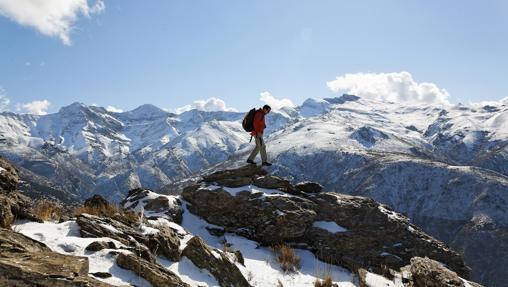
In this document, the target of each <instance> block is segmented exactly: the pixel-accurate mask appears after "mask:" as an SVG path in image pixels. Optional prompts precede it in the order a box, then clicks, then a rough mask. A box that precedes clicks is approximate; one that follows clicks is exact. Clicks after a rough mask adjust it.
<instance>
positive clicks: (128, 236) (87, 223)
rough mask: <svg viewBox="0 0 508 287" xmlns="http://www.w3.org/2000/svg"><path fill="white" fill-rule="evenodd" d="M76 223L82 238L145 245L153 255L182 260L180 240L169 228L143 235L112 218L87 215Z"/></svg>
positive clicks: (82, 216)
mask: <svg viewBox="0 0 508 287" xmlns="http://www.w3.org/2000/svg"><path fill="white" fill-rule="evenodd" d="M76 222H77V223H78V224H79V226H80V233H81V236H82V237H109V238H112V239H115V240H118V241H119V242H121V243H122V244H124V245H127V246H137V245H138V244H141V245H144V246H146V247H148V249H149V250H150V251H151V252H152V253H153V254H155V255H163V256H165V257H166V258H168V259H169V260H173V261H178V260H179V258H180V252H179V250H178V248H179V246H180V239H179V238H178V235H177V234H176V233H175V232H174V231H173V230H171V229H170V228H168V227H162V226H160V227H158V228H159V232H156V233H152V234H142V233H141V232H140V231H139V230H136V229H134V228H132V227H130V226H127V225H125V224H123V223H122V222H119V221H116V220H114V219H112V218H107V217H105V218H101V217H97V216H94V215H89V214H86V213H84V214H81V215H80V216H78V218H77V220H76ZM143 253H144V252H143ZM144 256H146V253H144ZM147 259H148V258H147Z"/></svg>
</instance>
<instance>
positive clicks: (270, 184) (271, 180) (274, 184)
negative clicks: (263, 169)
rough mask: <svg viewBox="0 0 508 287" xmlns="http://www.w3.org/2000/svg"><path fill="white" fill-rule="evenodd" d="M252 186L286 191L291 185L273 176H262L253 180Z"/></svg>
mask: <svg viewBox="0 0 508 287" xmlns="http://www.w3.org/2000/svg"><path fill="white" fill-rule="evenodd" d="M253 184H254V185H255V186H258V187H262V188H271V189H280V190H288V189H289V188H290V187H291V185H290V184H289V181H287V180H285V179H283V178H281V177H278V176H274V175H263V176H259V177H256V178H254V182H253Z"/></svg>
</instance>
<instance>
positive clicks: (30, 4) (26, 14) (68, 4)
mask: <svg viewBox="0 0 508 287" xmlns="http://www.w3.org/2000/svg"><path fill="white" fill-rule="evenodd" d="M104 9H105V5H104V2H103V1H102V0H97V1H96V2H95V3H94V4H92V5H89V4H88V0H0V14H1V15H4V16H5V17H7V18H9V19H11V20H12V21H15V22H17V23H18V24H20V25H23V26H28V27H32V28H35V29H37V30H38V31H39V32H41V33H42V34H44V35H47V36H50V37H58V38H59V39H60V40H61V41H62V42H63V43H64V44H65V45H70V44H71V39H70V32H71V31H72V29H73V25H74V23H75V22H76V21H77V19H78V18H79V17H80V16H82V15H83V16H85V17H90V16H91V15H93V14H99V13H101V12H102V11H104Z"/></svg>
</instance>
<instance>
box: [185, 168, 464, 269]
mask: <svg viewBox="0 0 508 287" xmlns="http://www.w3.org/2000/svg"><path fill="white" fill-rule="evenodd" d="M216 174H220V175H221V177H220V179H221V180H224V179H227V176H235V175H236V174H237V172H235V171H233V170H229V171H227V173H226V172H222V173H221V172H219V173H216ZM214 179H217V177H216V178H214ZM279 182H281V181H279ZM307 186H309V187H310V186H312V184H309V183H307ZM317 186H318V185H315V186H314V187H317ZM288 189H289V190H293V189H296V188H295V187H294V186H290V187H289V188H288ZM230 192H231V193H230ZM302 194H304V195H305V197H300V196H295V195H289V194H287V193H279V194H277V191H276V190H272V192H270V193H267V194H265V193H262V192H256V191H251V189H250V188H249V187H245V191H239V190H238V189H236V190H235V191H231V190H227V191H226V190H225V189H224V188H222V187H220V186H219V187H217V181H213V184H210V185H207V184H206V183H203V182H201V183H200V184H196V185H193V186H189V187H187V188H185V189H184V191H183V193H182V196H183V198H184V199H185V200H186V201H187V202H188V203H189V206H188V208H189V211H190V212H192V213H195V214H197V215H199V216H201V217H203V218H204V219H205V220H207V221H208V222H209V223H212V224H216V225H219V226H222V227H224V228H225V230H226V231H227V232H236V233H238V234H240V235H243V236H246V237H248V238H250V239H253V240H256V241H258V242H260V243H261V244H265V245H270V244H274V243H279V242H292V243H301V244H305V245H306V246H308V247H309V248H310V249H311V250H312V251H313V252H314V253H315V254H316V256H317V257H318V258H320V259H321V260H323V261H325V262H329V263H332V264H336V265H340V266H345V267H347V268H349V269H350V270H352V271H357V270H358V269H360V268H364V269H366V270H372V271H373V272H375V273H378V274H382V275H385V276H391V273H392V272H391V270H395V271H398V270H400V268H401V267H403V266H405V265H407V264H409V263H410V260H411V258H412V257H415V256H420V257H421V256H428V257H430V258H432V259H435V260H438V261H440V262H443V263H445V264H446V265H447V266H448V267H449V268H450V269H451V270H453V271H455V272H457V273H458V274H459V275H460V276H461V277H463V278H466V279H467V278H469V273H470V269H469V268H468V267H467V266H466V265H465V264H464V261H463V259H462V257H461V256H460V255H459V254H458V253H456V252H454V251H452V250H450V249H449V248H448V247H447V246H446V245H445V244H443V243H441V242H440V241H437V240H435V239H434V238H432V237H430V236H428V235H427V234H425V233H424V232H422V231H421V230H420V229H419V228H417V227H416V226H414V225H412V224H411V223H410V222H409V219H408V218H406V217H405V216H403V215H401V214H398V213H396V212H394V211H392V210H390V208H389V207H387V206H385V205H382V204H379V203H378V202H376V201H374V200H372V199H369V198H365V197H359V196H349V195H343V194H338V193H333V192H319V193H313V194H306V193H302ZM323 224H324V226H325V227H323ZM330 225H332V226H334V227H333V228H334V229H333V230H332V229H329V228H328V227H326V226H330ZM330 228H331V227H330Z"/></svg>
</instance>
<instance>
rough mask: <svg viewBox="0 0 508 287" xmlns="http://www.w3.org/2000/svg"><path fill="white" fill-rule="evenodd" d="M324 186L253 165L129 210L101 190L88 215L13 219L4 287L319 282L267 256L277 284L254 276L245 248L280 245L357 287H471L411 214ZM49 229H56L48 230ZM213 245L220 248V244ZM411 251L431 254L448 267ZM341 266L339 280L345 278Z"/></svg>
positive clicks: (0, 260)
mask: <svg viewBox="0 0 508 287" xmlns="http://www.w3.org/2000/svg"><path fill="white" fill-rule="evenodd" d="M14 173H15V171H12V175H14ZM14 178H15V176H6V177H4V178H0V179H1V180H2V181H5V180H6V179H9V180H11V181H10V182H2V184H3V185H2V186H12V187H13V188H14V189H15V186H16V184H15V180H14ZM246 184H247V185H246ZM249 188H250V189H249ZM321 189H322V187H321V186H320V185H318V184H316V183H309V182H307V183H301V184H298V185H292V184H290V183H289V182H288V181H287V180H285V179H282V178H279V177H275V176H271V175H268V174H267V173H266V171H264V170H263V169H260V168H256V167H252V166H248V167H243V168H240V169H236V170H226V171H220V172H217V173H214V174H211V175H208V176H205V177H204V178H203V179H202V180H201V181H200V182H199V183H197V184H195V185H193V186H190V187H188V188H186V190H185V192H184V193H183V194H182V197H178V196H167V195H158V194H156V193H154V192H152V191H150V190H142V189H138V190H132V191H131V192H129V196H128V197H127V198H126V199H125V200H124V202H123V206H124V208H125V209H126V210H122V209H115V208H114V207H113V206H111V204H110V203H108V202H107V201H106V200H104V199H103V198H102V197H100V196H94V197H92V198H90V199H89V200H87V201H86V202H85V205H84V209H83V210H84V211H88V212H89V213H81V214H77V215H76V217H75V218H70V219H69V220H67V221H64V222H61V223H51V222H45V223H41V222H30V221H26V220H25V221H16V222H14V223H13V226H14V227H13V228H14V230H17V231H19V232H20V233H22V234H20V233H18V232H16V231H13V230H10V229H5V228H4V229H1V230H0V231H1V232H0V249H1V250H0V251H1V252H0V282H7V284H11V285H15V286H32V285H33V284H35V283H34V282H37V284H38V286H111V285H116V286H119V285H130V284H131V283H130V282H137V283H134V284H135V285H137V286H178V287H187V286H217V285H219V286H246V287H247V286H273V284H276V283H277V282H276V281H277V280H279V281H281V280H282V281H281V282H282V284H286V283H285V282H295V283H296V285H295V286H308V285H309V284H312V283H311V282H312V281H311V282H308V281H305V282H308V283H305V282H304V280H303V278H306V279H305V280H309V279H311V278H314V279H311V280H316V277H310V278H309V277H308V275H304V274H303V273H301V272H300V271H298V270H296V271H295V272H296V273H294V274H290V275H289V274H288V275H286V274H285V273H284V272H282V271H280V267H277V266H274V265H272V264H274V263H269V262H267V265H266V267H264V268H269V269H266V270H278V271H277V274H279V275H278V276H280V277H279V279H277V277H274V278H272V277H269V278H272V279H271V280H273V281H271V282H270V284H266V283H260V282H259V281H256V279H253V278H262V277H266V276H267V275H268V273H266V271H261V270H260V269H257V268H259V267H254V266H257V265H253V263H254V262H259V258H262V256H261V257H260V256H259V255H254V253H252V252H263V250H269V248H268V249H267V247H264V246H267V245H268V246H271V245H273V244H275V243H281V242H286V243H288V244H290V245H292V246H294V247H295V248H296V250H297V252H299V254H306V253H305V252H307V251H305V250H310V251H311V252H312V253H314V254H315V255H316V256H317V258H319V259H320V260H321V261H323V262H328V263H330V264H333V265H331V266H335V265H339V266H344V267H346V268H348V269H349V270H351V271H352V272H353V273H354V274H357V275H356V276H358V278H360V279H359V280H360V281H358V284H360V286H371V287H378V286H383V285H379V284H380V283H379V282H385V283H386V282H392V283H390V284H395V283H394V282H400V283H401V284H405V285H407V286H418V287H420V286H430V285H422V284H431V283H432V284H435V285H434V286H449V285H446V284H448V283H446V284H445V283H442V282H459V283H460V282H462V284H463V285H456V286H470V285H471V284H473V283H468V281H465V280H464V279H461V278H460V277H459V276H461V277H462V278H467V276H468V273H469V271H470V270H469V269H468V268H467V267H466V266H465V265H464V263H463V261H462V259H461V257H460V255H458V254H457V253H455V252H453V251H452V250H450V249H448V248H447V247H446V246H445V245H444V244H442V243H441V242H439V241H437V240H435V239H433V238H432V237H429V236H428V235H426V234H425V233H423V232H421V231H420V230H419V229H418V228H417V227H415V226H413V225H411V224H410V223H409V221H408V220H407V218H405V217H403V216H402V215H400V214H397V213H395V212H393V211H391V210H389V209H388V208H387V207H386V206H383V205H380V204H378V203H376V202H375V201H373V200H370V199H367V198H361V197H353V196H347V195H341V194H337V193H330V192H323V191H322V190H321ZM11 192H13V191H12V190H11ZM7 196H8V195H7ZM26 208H27V210H29V208H28V207H26ZM129 210H133V211H139V212H140V213H138V214H137V215H135V214H134V213H131V212H130V211H129ZM91 213H95V215H94V214H91ZM133 215H135V216H133ZM198 216H199V217H202V218H203V219H205V220H207V221H208V222H209V223H206V222H205V221H203V219H200V218H199V217H198ZM33 218H34V219H35V218H36V216H34V217H33ZM28 219H30V218H28ZM210 223H213V224H214V225H213V224H210ZM52 229H53V230H54V231H58V232H60V233H58V234H54V233H53V231H51V230H52ZM191 231H192V232H191ZM390 232H391V233H392V234H390ZM193 233H195V234H193ZM27 236H28V237H27ZM37 240H40V241H42V242H39V241H37ZM256 242H257V244H259V246H258V247H256V248H255V249H249V248H248V247H247V246H251V245H252V244H256ZM45 243H47V244H48V245H46V244H45ZM217 244H224V246H225V247H224V248H223V249H220V248H217V247H218V245H217ZM48 246H49V247H48ZM254 250H258V251H254ZM298 250H301V251H298ZM55 251H56V252H55ZM312 253H309V254H312ZM75 255H79V256H75ZM417 256H421V257H424V256H428V257H429V258H432V259H435V260H438V261H439V262H442V263H443V264H445V265H446V267H444V265H441V263H437V261H432V260H431V259H428V258H423V259H421V260H419V259H418V258H419V257H417ZM303 260H304V262H303V263H304V265H305V264H309V262H308V261H314V262H315V261H318V259H316V258H315V257H303ZM321 261H320V262H321ZM14 262H15V263H14ZM41 263H43V264H41ZM256 264H258V263H256ZM178 266H186V267H185V268H183V269H182V268H179V267H178ZM330 268H334V270H338V269H336V268H338V267H330ZM448 268H449V269H450V270H453V271H450V270H449V269H448ZM192 270H194V271H192ZM367 270H368V271H367ZM190 271H192V272H195V273H188V272H190ZM258 272H260V273H258ZM340 272H341V273H340V274H343V275H341V276H346V275H347V274H348V272H346V271H340ZM376 273H377V275H376ZM197 274H200V275H199V276H201V277H199V278H202V279H199V280H201V281H199V280H198V279H197V277H196V276H198V275H197ZM436 274H442V275H443V276H441V277H439V276H438V277H439V278H438V277H436ZM305 276H307V277H305ZM128 278H130V279H128ZM134 278H136V279H135V280H134ZM294 278H297V279H294ZM334 278H335V279H334V280H337V281H336V282H337V283H336V284H338V286H353V285H354V284H355V282H356V281H355V279H354V278H353V277H351V278H350V279H345V278H343V279H338V278H339V277H334ZM373 278H375V280H374V281H373ZM442 278H445V279H442ZM1 280H3V281H1ZM203 280H204V281H203ZM290 280H296V281H290ZM380 280H381V281H380ZM392 280H393V281H392ZM439 280H441V281H439ZM443 280H444V281H443ZM446 280H448V281H446ZM450 280H451V281H450ZM403 282H405V283H403ZM288 284H290V285H291V284H292V283H288ZM306 284H307V285H306ZM362 284H363V285H362ZM386 284H387V283H386ZM411 284H412V285H411Z"/></svg>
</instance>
